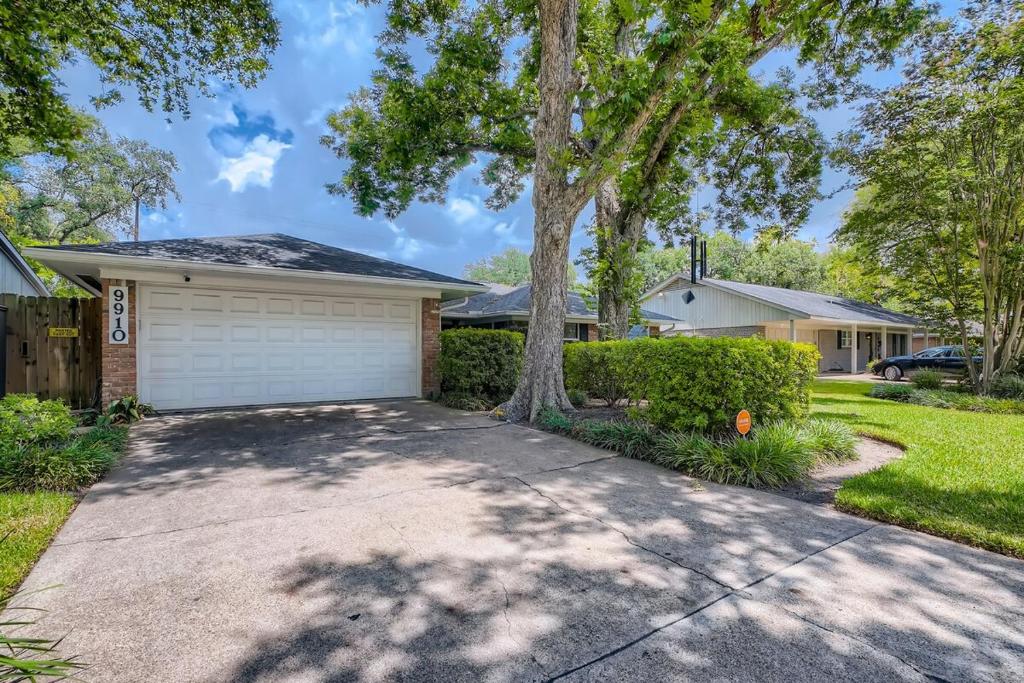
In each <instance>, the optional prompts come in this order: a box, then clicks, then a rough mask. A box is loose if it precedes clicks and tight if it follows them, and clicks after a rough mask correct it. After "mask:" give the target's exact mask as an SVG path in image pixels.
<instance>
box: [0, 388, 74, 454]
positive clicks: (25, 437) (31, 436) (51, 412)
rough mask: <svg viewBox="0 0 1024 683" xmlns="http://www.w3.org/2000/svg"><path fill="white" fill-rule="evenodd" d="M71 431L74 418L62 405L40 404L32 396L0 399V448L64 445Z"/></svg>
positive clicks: (54, 403) (24, 395) (15, 395)
mask: <svg viewBox="0 0 1024 683" xmlns="http://www.w3.org/2000/svg"><path fill="white" fill-rule="evenodd" d="M74 428H75V418H74V417H72V416H71V410H70V409H68V407H67V405H65V404H64V402H63V401H40V400H39V399H38V398H36V397H35V396H33V395H31V394H8V395H7V396H4V397H3V398H2V399H0V444H8V445H9V444H17V445H25V444H30V443H51V442H58V441H64V440H67V439H68V438H69V437H70V436H71V430H72V429H74Z"/></svg>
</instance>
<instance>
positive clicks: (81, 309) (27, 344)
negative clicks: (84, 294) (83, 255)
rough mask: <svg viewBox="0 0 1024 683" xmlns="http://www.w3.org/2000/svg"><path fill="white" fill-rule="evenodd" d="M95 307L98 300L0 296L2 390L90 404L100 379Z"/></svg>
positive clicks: (97, 311)
mask: <svg viewBox="0 0 1024 683" xmlns="http://www.w3.org/2000/svg"><path fill="white" fill-rule="evenodd" d="M101 307H102V302H101V300H100V299H61V298H57V297H35V296H18V295H15V294H2V295H0V308H6V309H7V310H6V312H4V313H3V316H4V317H5V318H6V325H5V327H6V334H5V335H4V339H5V344H4V346H5V347H6V348H5V349H2V351H3V353H4V356H3V358H4V362H3V370H4V374H5V375H6V377H5V381H4V384H3V386H4V390H5V391H6V393H8V394H15V393H17V394H21V393H29V394H36V395H38V396H39V397H40V398H63V399H65V400H66V401H67V402H68V403H69V404H70V405H71V407H72V408H88V407H90V406H92V405H93V403H94V402H95V401H96V399H97V389H98V387H99V379H100V335H101V315H102V313H101Z"/></svg>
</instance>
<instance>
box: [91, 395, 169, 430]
mask: <svg viewBox="0 0 1024 683" xmlns="http://www.w3.org/2000/svg"><path fill="white" fill-rule="evenodd" d="M154 413H156V411H155V410H153V406H151V405H150V404H148V403H143V402H142V401H140V400H139V397H138V396H136V395H134V394H128V395H127V396H122V397H121V398H119V399H117V400H116V401H111V402H110V405H109V406H107V412H106V413H105V414H103V415H99V416H98V417H97V418H96V424H97V425H99V426H101V427H109V426H110V425H115V424H132V423H133V422H138V421H139V420H141V419H142V418H144V417H148V416H150V415H153V414H154Z"/></svg>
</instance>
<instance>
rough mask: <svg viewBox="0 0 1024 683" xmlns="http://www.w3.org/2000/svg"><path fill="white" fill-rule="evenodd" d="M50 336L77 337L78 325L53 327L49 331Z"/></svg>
mask: <svg viewBox="0 0 1024 683" xmlns="http://www.w3.org/2000/svg"><path fill="white" fill-rule="evenodd" d="M47 336H50V337H77V336H78V328H77V327H51V328H50V329H49V331H48V332H47Z"/></svg>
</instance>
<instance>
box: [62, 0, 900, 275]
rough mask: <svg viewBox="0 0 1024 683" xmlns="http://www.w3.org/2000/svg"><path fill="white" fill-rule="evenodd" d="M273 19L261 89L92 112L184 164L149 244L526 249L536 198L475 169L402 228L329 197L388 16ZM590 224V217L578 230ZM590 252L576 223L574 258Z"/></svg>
mask: <svg viewBox="0 0 1024 683" xmlns="http://www.w3.org/2000/svg"><path fill="white" fill-rule="evenodd" d="M275 9H276V12H277V15H278V17H279V19H280V21H281V29H282V36H281V37H282V40H281V45H280V47H279V48H278V50H277V51H276V52H275V53H274V55H273V57H272V60H271V64H272V70H271V72H270V73H269V75H268V76H267V78H266V79H264V80H263V81H262V82H261V83H260V84H259V85H258V86H257V87H255V88H253V89H250V90H245V89H225V90H224V91H222V92H220V93H219V94H218V96H217V97H216V98H212V99H211V98H202V97H199V96H197V97H195V98H194V99H193V100H192V103H191V110H192V113H191V117H190V118H188V119H183V118H181V117H180V116H173V117H171V121H170V122H168V121H167V117H165V116H164V115H162V113H160V112H154V113H152V114H150V113H147V112H146V111H145V110H144V109H142V108H141V107H140V106H139V105H138V103H137V101H136V100H135V99H134V98H133V94H132V93H128V92H126V93H125V94H126V97H125V100H124V103H122V104H120V105H118V106H116V107H112V108H108V109H103V110H100V111H99V112H97V113H96V114H97V116H98V117H99V118H100V119H101V120H102V121H103V123H104V124H105V125H106V126H107V128H108V130H109V131H110V132H111V133H112V134H114V135H123V136H127V137H133V138H142V139H145V140H147V141H149V142H150V143H151V144H154V145H156V146H158V147H162V148H165V149H169V150H171V151H173V152H174V153H175V155H177V158H178V162H179V165H180V166H181V171H180V173H179V174H178V176H177V183H178V189H179V190H180V192H181V195H182V200H181V202H177V203H174V204H172V205H170V206H168V208H167V209H166V210H164V211H149V212H147V213H146V214H145V216H144V220H143V223H142V238H143V239H161V238H168V237H187V236H210V235H229V234H246V233H259V232H284V233H289V234H292V235H296V236H298V237H303V238H306V239H311V240H315V241H318V242H324V243H326V244H332V245H335V246H339V247H343V248H347V249H354V250H358V251H363V252H366V253H370V254H373V255H376V256H380V257H383V258H389V259H393V260H397V261H402V262H405V263H410V264H414V265H417V266H420V267H424V268H428V269H430V270H435V271H438V272H442V273H447V274H452V275H458V274H460V273H461V272H462V269H463V266H464V265H465V264H466V263H467V262H470V261H474V260H477V259H479V258H481V257H483V256H486V255H488V254H491V253H495V252H497V251H500V250H502V249H504V248H505V247H506V246H516V247H520V248H523V249H526V250H529V249H530V246H531V243H532V207H531V205H530V201H529V195H528V193H527V195H526V196H524V197H522V198H520V200H519V201H518V202H517V203H516V204H515V205H513V206H511V207H509V208H507V209H505V210H503V211H500V212H493V211H490V210H488V209H487V208H486V207H484V205H483V198H484V197H485V196H486V193H487V188H486V187H484V186H482V185H480V184H479V183H478V182H477V181H476V173H475V170H474V169H472V168H471V169H467V171H465V172H464V173H463V174H461V175H460V176H459V177H458V178H457V179H456V181H455V182H454V183H453V185H452V187H451V188H450V192H449V195H448V199H447V202H446V204H445V205H443V206H442V205H437V204H417V205H415V206H413V207H412V208H411V209H410V210H409V211H407V212H406V213H405V214H404V215H402V216H401V217H399V218H398V219H397V220H396V221H394V222H391V221H388V220H386V219H385V218H383V217H378V218H373V219H366V218H361V217H359V216H356V215H355V214H354V213H353V212H352V205H351V203H350V202H349V201H348V200H347V199H346V198H343V197H334V196H331V195H329V194H328V193H327V191H326V190H325V189H324V185H325V183H328V182H331V181H334V180H336V179H337V178H338V177H339V176H340V174H341V171H342V168H343V166H342V161H340V160H339V159H337V158H336V157H335V156H334V155H333V154H332V153H331V152H330V151H329V150H327V149H326V148H325V147H323V146H321V145H320V142H319V137H320V135H322V134H323V133H324V132H325V126H324V123H323V122H324V118H325V115H326V114H327V113H328V112H329V111H331V110H333V109H336V108H338V107H339V106H341V105H343V104H344V103H345V102H346V100H347V96H348V94H349V93H351V92H353V91H355V90H356V89H357V88H358V87H360V86H361V85H364V84H367V83H368V82H369V76H370V73H371V71H372V70H373V68H374V67H375V62H376V60H375V56H374V48H375V44H376V43H375V36H376V34H377V32H378V31H379V30H380V28H381V26H382V23H383V22H382V16H381V14H382V13H381V9H380V8H379V7H376V6H371V7H364V6H363V5H361V4H359V3H357V2H353V1H352V0H333V1H331V2H321V1H311V2H300V1H299V0H281V1H280V2H277V3H275ZM791 61H792V58H791V56H789V55H785V54H782V55H774V56H772V57H771V59H770V60H766V61H765V62H763V63H762V64H761V65H760V66H759V67H758V70H759V71H762V72H764V73H767V74H771V73H774V71H775V70H776V69H777V68H778V67H780V66H783V65H788V64H789V63H790V62H791ZM877 78H878V79H879V80H890V79H891V78H892V75H884V74H883V75H879V76H878V77H877ZM65 82H66V85H67V92H68V93H69V95H70V96H71V98H72V100H73V101H74V102H75V103H76V104H78V105H79V106H82V107H83V108H89V107H88V98H89V96H90V95H95V94H97V93H98V92H100V85H99V83H98V82H97V80H96V78H95V73H94V71H93V70H92V67H91V66H89V65H87V64H86V65H79V66H76V67H74V68H72V69H71V70H69V72H68V73H67V74H65ZM851 116H852V114H851V112H850V110H848V109H842V110H837V111H834V112H820V113H818V114H817V115H816V117H817V118H818V120H819V123H820V125H821V126H822V128H823V130H825V132H826V133H829V134H831V133H835V132H837V131H840V130H843V129H845V128H847V127H848V126H849V124H850V121H851ZM843 180H844V179H843V177H842V176H841V175H839V174H837V173H834V172H830V173H828V174H827V176H826V178H825V185H824V188H823V189H824V190H825V191H826V192H828V191H831V190H832V189H834V188H836V187H838V186H840V185H841V184H842V183H843ZM849 198H850V193H849V192H843V193H840V194H839V195H837V196H836V197H833V198H831V199H829V200H827V201H823V202H821V203H820V204H819V205H818V206H817V207H816V208H815V210H814V212H813V213H812V215H811V218H810V221H809V223H808V225H807V226H806V228H805V229H804V230H803V232H802V236H803V237H805V238H813V239H816V240H818V241H819V242H820V243H824V242H825V241H827V238H828V235H829V234H830V233H831V232H832V231H833V230H834V229H835V227H836V225H837V223H838V221H839V217H840V215H841V213H842V210H843V208H844V207H845V206H846V204H847V203H848V202H849ZM587 218H589V211H588V212H587V213H586V214H585V215H584V216H583V217H581V222H582V220H586V219H587ZM587 243H588V239H587V236H586V235H585V233H584V231H583V229H582V226H580V227H578V228H577V230H576V231H575V233H574V235H573V239H572V246H571V249H572V254H573V256H575V255H576V254H577V253H578V252H579V249H580V248H581V247H583V246H586V245H587Z"/></svg>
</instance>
